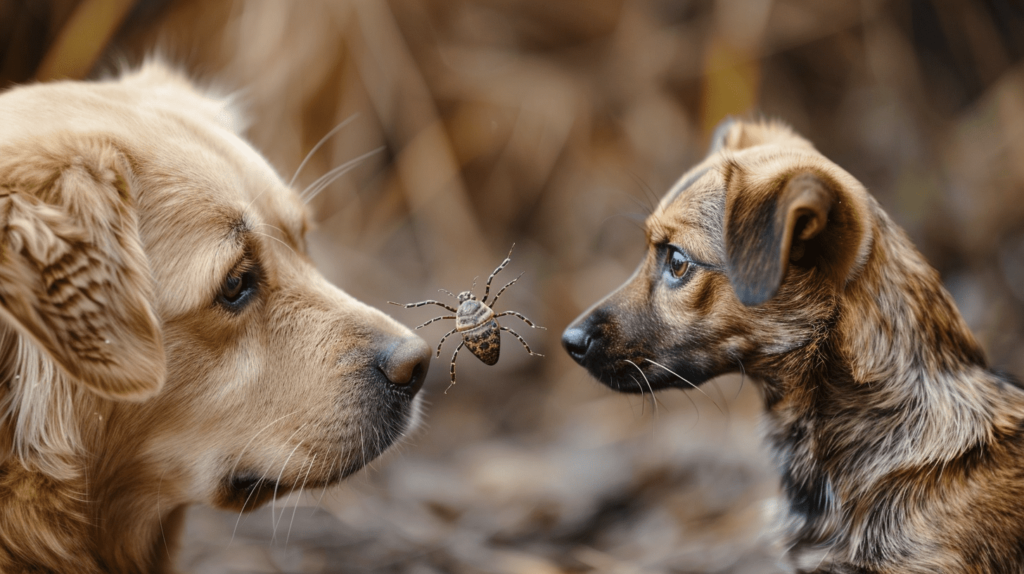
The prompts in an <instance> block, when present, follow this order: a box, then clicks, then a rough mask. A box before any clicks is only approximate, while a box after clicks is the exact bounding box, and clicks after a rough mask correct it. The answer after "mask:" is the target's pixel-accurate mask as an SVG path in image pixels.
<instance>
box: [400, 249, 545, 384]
mask: <svg viewBox="0 0 1024 574" xmlns="http://www.w3.org/2000/svg"><path fill="white" fill-rule="evenodd" d="M512 247H513V248H515V245H513V246H512ZM508 255H509V256H508V257H506V258H505V260H504V261H502V262H501V265H498V268H497V269H495V270H494V272H493V273H491V276H490V277H488V278H487V285H486V286H485V287H484V296H483V298H482V299H480V300H479V301H478V300H477V298H476V296H474V295H473V293H472V291H463V292H461V293H459V294H458V296H455V295H452V294H451V293H449V292H448V291H444V290H443V289H442V291H444V292H445V293H448V295H452V296H453V297H455V298H456V299H458V301H459V307H458V308H457V309H456V308H454V307H452V306H450V305H447V304H445V303H442V302H440V301H434V300H429V301H420V302H419V303H409V304H406V305H403V304H401V303H395V302H394V301H388V303H391V304H392V305H398V306H399V307H405V308H407V309H408V308H411V307H422V306H424V305H438V306H440V307H444V308H445V309H447V310H449V311H451V312H452V313H455V314H454V315H444V316H441V317H434V318H433V319H431V320H429V321H427V322H426V323H423V324H422V325H420V326H419V327H416V328H417V329H420V328H422V327H426V326H427V325H429V324H431V323H433V322H434V321H440V320H442V319H455V328H454V329H452V330H451V331H448V332H447V333H445V335H444V337H441V341H440V342H439V343H438V344H437V356H438V357H440V356H441V345H443V344H444V342H445V340H446V339H447V338H448V337H449V336H450V335H453V334H455V333H458V334H460V335H462V342H461V343H459V346H458V347H456V348H455V354H453V355H452V363H451V375H452V383H451V384H453V385H454V384H455V359H456V358H457V357H458V356H459V349H461V348H462V347H463V346H465V347H466V348H467V349H469V352H470V353H473V355H474V356H476V358H478V359H480V360H481V361H483V363H484V364H486V365H494V364H495V363H497V362H498V356H499V355H500V353H501V332H502V331H507V332H508V333H509V334H510V335H512V336H514V337H515V338H517V339H519V342H520V343H522V344H523V347H525V348H526V352H527V353H529V354H531V355H536V356H538V357H543V356H544V355H541V354H540V353H534V352H533V351H531V350H530V346H529V345H528V344H526V341H525V340H524V339H523V338H522V337H520V336H519V334H518V333H516V332H515V331H513V330H512V329H509V328H508V327H502V326H501V325H500V324H499V323H498V317H506V316H513V317H518V318H519V319H522V321H523V322H524V323H526V324H527V325H529V326H530V327H532V328H534V329H543V328H544V327H540V326H537V325H534V324H533V322H532V321H530V320H529V319H527V318H526V317H524V316H523V315H522V313H517V312H516V311H504V312H502V313H495V312H494V304H495V303H497V302H498V297H501V294H502V293H504V292H505V289H508V288H509V287H511V286H512V285H513V284H514V283H515V282H516V281H519V277H522V276H523V275H522V273H520V274H519V276H518V277H516V278H515V279H513V280H511V281H509V282H508V283H506V284H505V286H504V287H502V288H501V289H500V290H499V291H498V293H497V294H496V295H495V296H494V299H493V300H491V303H490V305H488V304H487V297H488V295H489V293H490V291H491V281H493V280H494V277H495V275H497V274H498V272H500V271H501V270H502V269H504V268H505V266H506V265H508V264H509V262H510V261H511V256H512V250H511V249H510V250H509V252H508Z"/></svg>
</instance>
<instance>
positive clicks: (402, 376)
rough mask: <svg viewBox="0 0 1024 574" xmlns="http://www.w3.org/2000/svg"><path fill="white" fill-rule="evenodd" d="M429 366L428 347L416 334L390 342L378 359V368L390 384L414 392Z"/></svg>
mask: <svg viewBox="0 0 1024 574" xmlns="http://www.w3.org/2000/svg"><path fill="white" fill-rule="evenodd" d="M429 367H430V347H429V346H427V343H426V342H425V341H424V340H423V339H421V338H419V337H416V336H412V337H406V338H404V339H399V340H397V341H395V342H394V343H392V344H391V345H390V346H389V347H388V350H387V351H386V352H385V353H384V355H383V357H382V359H381V361H380V370H381V371H382V372H383V373H384V376H386V377H387V378H388V381H390V382H391V383H392V384H395V385H398V386H401V387H406V390H407V391H408V392H410V393H415V392H416V391H418V390H419V389H420V387H421V386H423V379H425V378H426V376H427V369H428V368H429Z"/></svg>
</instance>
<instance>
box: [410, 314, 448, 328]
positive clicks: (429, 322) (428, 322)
mask: <svg viewBox="0 0 1024 574" xmlns="http://www.w3.org/2000/svg"><path fill="white" fill-rule="evenodd" d="M454 318H455V315H445V316H444V317H434V318H433V319H431V320H429V321H427V322H426V323H424V324H422V325H420V326H419V327H416V328H417V329H421V328H423V327H426V326H427V325H429V324H431V323H433V322H434V321H440V320H441V319H454Z"/></svg>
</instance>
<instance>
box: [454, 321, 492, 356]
mask: <svg viewBox="0 0 1024 574" xmlns="http://www.w3.org/2000/svg"><path fill="white" fill-rule="evenodd" d="M462 340H463V341H465V343H466V348H467V349H469V352H470V353H473V354H474V355H476V357H477V358H478V359H480V360H481V361H483V363H484V364H485V365H494V364H495V363H497V362H498V355H499V353H500V352H501V330H500V329H499V328H498V322H497V321H495V320H494V319H491V320H490V321H488V322H486V323H484V324H483V325H480V326H478V327H476V328H474V329H470V330H468V331H463V333H462Z"/></svg>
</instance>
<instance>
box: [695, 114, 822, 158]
mask: <svg viewBox="0 0 1024 574" xmlns="http://www.w3.org/2000/svg"><path fill="white" fill-rule="evenodd" d="M783 142H785V144H786V145H790V146H800V147H804V148H807V149H814V147H813V146H812V145H811V144H810V143H809V142H808V141H807V140H805V139H803V138H801V137H800V136H798V135H796V133H794V132H793V130H792V129H790V127H789V126H788V125H786V124H784V123H782V122H778V121H774V120H760V121H744V120H739V119H736V118H725V119H724V120H722V121H721V122H720V123H719V124H718V126H717V127H716V128H715V131H714V133H713V134H712V136H711V144H710V145H709V147H708V155H712V154H715V153H718V152H720V151H723V150H728V151H734V152H735V151H740V150H744V149H747V148H750V147H754V146H757V145H762V144H781V143H783Z"/></svg>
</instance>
